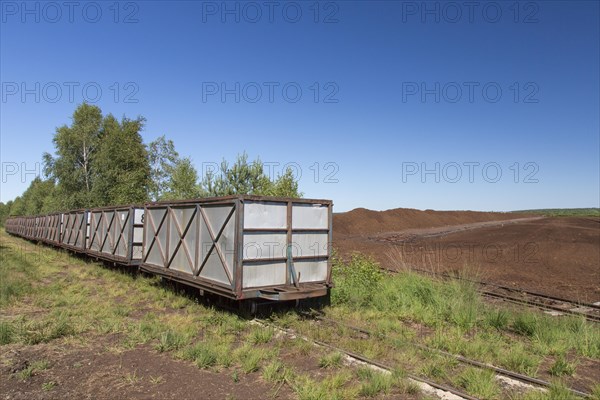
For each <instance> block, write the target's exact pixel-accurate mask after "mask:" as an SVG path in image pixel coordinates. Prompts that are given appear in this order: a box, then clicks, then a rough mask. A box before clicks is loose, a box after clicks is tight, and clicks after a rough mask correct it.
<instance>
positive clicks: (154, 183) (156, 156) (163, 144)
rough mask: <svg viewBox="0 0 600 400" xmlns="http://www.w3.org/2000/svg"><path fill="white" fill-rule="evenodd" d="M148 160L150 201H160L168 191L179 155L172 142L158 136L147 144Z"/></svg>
mask: <svg viewBox="0 0 600 400" xmlns="http://www.w3.org/2000/svg"><path fill="white" fill-rule="evenodd" d="M148 159H149V162H150V178H151V182H150V187H149V194H150V199H151V200H153V201H157V200H160V199H162V198H163V197H164V195H165V193H166V192H167V189H168V184H169V177H170V175H171V171H173V168H174V167H175V165H176V163H177V162H178V161H179V153H177V151H176V150H175V144H174V143H173V141H172V140H167V138H165V136H164V135H163V136H160V137H159V138H157V139H156V140H153V141H152V142H150V143H149V144H148Z"/></svg>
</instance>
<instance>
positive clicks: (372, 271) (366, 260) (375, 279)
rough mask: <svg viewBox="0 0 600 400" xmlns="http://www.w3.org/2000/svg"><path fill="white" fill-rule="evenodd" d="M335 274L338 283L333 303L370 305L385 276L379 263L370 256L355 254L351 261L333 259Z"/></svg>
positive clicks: (332, 294) (332, 295) (333, 293)
mask: <svg viewBox="0 0 600 400" xmlns="http://www.w3.org/2000/svg"><path fill="white" fill-rule="evenodd" d="M332 273H333V276H334V278H333V279H334V282H335V284H336V286H335V288H334V289H333V290H332V292H331V302H332V303H333V304H348V305H354V306H359V307H360V306H368V305H371V304H372V302H373V294H374V293H375V292H376V291H377V290H378V288H379V285H380V283H381V281H382V278H383V272H382V271H381V269H380V267H379V264H377V263H376V262H375V261H373V259H371V258H370V257H367V256H364V255H361V254H353V255H352V258H351V260H350V262H348V263H344V262H342V261H341V260H339V259H338V258H334V260H333V271H332Z"/></svg>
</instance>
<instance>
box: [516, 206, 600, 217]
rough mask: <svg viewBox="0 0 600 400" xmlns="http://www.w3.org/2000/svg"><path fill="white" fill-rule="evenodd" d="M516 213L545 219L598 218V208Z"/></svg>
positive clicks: (555, 209) (549, 209) (548, 209)
mask: <svg viewBox="0 0 600 400" xmlns="http://www.w3.org/2000/svg"><path fill="white" fill-rule="evenodd" d="M513 212H516V213H527V214H541V215H544V216H546V217H600V208H544V209H538V210H519V211H513Z"/></svg>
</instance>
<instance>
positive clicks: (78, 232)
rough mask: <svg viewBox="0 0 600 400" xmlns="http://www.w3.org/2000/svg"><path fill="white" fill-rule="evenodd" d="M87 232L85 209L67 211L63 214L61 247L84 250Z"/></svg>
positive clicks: (86, 213) (78, 250) (86, 212)
mask: <svg viewBox="0 0 600 400" xmlns="http://www.w3.org/2000/svg"><path fill="white" fill-rule="evenodd" d="M88 233H89V225H88V211H87V210H77V211H69V212H66V213H64V214H63V232H62V236H61V244H62V247H64V248H67V249H69V250H73V251H77V252H85V248H86V243H87V236H88Z"/></svg>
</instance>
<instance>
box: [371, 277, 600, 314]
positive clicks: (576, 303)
mask: <svg viewBox="0 0 600 400" xmlns="http://www.w3.org/2000/svg"><path fill="white" fill-rule="evenodd" d="M383 270H384V271H387V272H390V273H393V274H398V273H400V272H402V271H397V270H394V269H390V268H383ZM410 271H415V272H422V273H425V274H429V275H434V276H441V277H443V278H447V279H454V280H460V281H465V282H470V283H474V284H477V285H480V286H488V287H492V288H496V289H500V290H505V291H507V292H513V293H514V292H518V293H521V294H524V295H526V296H530V297H534V298H535V297H537V298H541V299H546V300H552V301H556V302H560V303H564V304H567V305H572V306H573V308H576V307H584V308H589V309H591V310H600V305H596V304H592V303H586V302H582V301H578V300H568V299H563V298H560V297H557V296H551V295H547V294H542V293H537V292H533V291H527V290H522V289H518V288H511V287H508V286H502V285H497V284H494V283H490V282H481V281H476V280H472V279H467V278H461V277H459V276H452V275H449V274H446V273H436V272H432V271H427V270H423V269H419V268H410ZM478 292H479V293H481V294H482V295H484V296H488V297H494V298H498V299H502V300H506V301H508V302H511V303H515V304H524V305H528V306H534V307H538V308H541V309H546V310H551V311H558V312H562V313H564V314H569V315H579V316H582V317H584V318H585V319H587V320H588V321H592V322H600V315H594V314H590V313H587V312H584V311H577V310H573V309H569V308H563V307H559V306H556V305H551V304H546V303H543V302H538V301H534V300H531V299H523V298H517V297H513V296H509V295H505V294H500V293H494V292H491V291H489V290H485V289H482V288H479V289H478Z"/></svg>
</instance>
